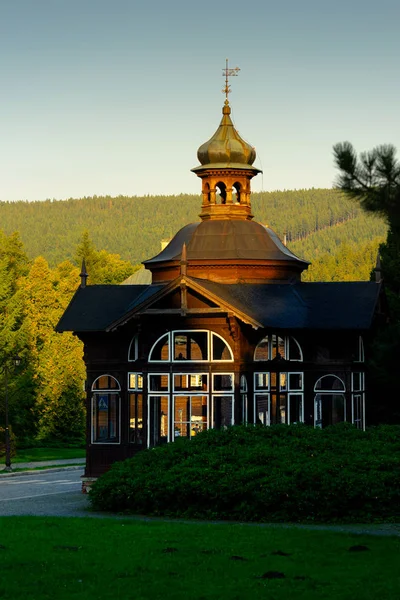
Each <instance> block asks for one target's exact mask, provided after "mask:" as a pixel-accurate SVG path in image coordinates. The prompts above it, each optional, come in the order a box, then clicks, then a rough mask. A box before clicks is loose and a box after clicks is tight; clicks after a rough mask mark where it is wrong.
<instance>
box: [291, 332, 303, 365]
mask: <svg viewBox="0 0 400 600" xmlns="http://www.w3.org/2000/svg"><path fill="white" fill-rule="evenodd" d="M289 360H302V358H301V351H300V347H299V345H298V343H297V342H296V340H295V339H294V338H291V337H290V338H289Z"/></svg>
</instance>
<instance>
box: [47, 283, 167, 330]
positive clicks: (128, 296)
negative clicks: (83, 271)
mask: <svg viewBox="0 0 400 600" xmlns="http://www.w3.org/2000/svg"><path fill="white" fill-rule="evenodd" d="M160 287H161V286H159V285H158V286H157V285H155V286H149V285H88V286H86V287H84V288H81V287H79V288H78V289H77V291H76V292H75V294H74V296H73V298H72V300H71V302H70V303H69V306H68V307H67V309H66V311H65V312H64V314H63V316H62V317H61V319H60V321H59V323H58V324H57V327H56V331H105V330H106V329H107V326H108V325H109V324H110V323H112V322H113V321H116V320H117V319H119V318H120V317H122V316H123V315H124V314H126V312H127V311H128V310H129V306H130V305H131V304H133V303H134V302H135V301H136V300H137V299H138V298H140V297H141V296H142V294H145V293H147V294H148V293H149V288H152V292H153V293H155V292H156V289H158V288H160Z"/></svg>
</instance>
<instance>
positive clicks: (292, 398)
mask: <svg viewBox="0 0 400 600" xmlns="http://www.w3.org/2000/svg"><path fill="white" fill-rule="evenodd" d="M302 407H303V394H289V409H290V423H301V422H302Z"/></svg>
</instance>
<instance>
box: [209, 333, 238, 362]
mask: <svg viewBox="0 0 400 600" xmlns="http://www.w3.org/2000/svg"><path fill="white" fill-rule="evenodd" d="M212 360H233V356H232V353H231V351H230V349H229V347H228V345H227V344H226V342H225V341H224V340H222V339H221V338H220V337H218V336H217V335H215V334H212Z"/></svg>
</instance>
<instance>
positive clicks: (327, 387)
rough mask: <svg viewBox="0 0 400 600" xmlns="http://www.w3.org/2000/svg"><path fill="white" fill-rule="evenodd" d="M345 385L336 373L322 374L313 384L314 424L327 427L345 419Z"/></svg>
mask: <svg viewBox="0 0 400 600" xmlns="http://www.w3.org/2000/svg"><path fill="white" fill-rule="evenodd" d="M345 391H346V386H345V384H344V381H343V380H342V379H340V377H338V376H337V375H323V376H322V377H320V378H319V379H318V380H317V381H316V383H315V386H314V392H316V394H315V398H314V426H315V427H327V426H328V425H335V424H336V423H341V422H342V421H345V420H346V396H345Z"/></svg>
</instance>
